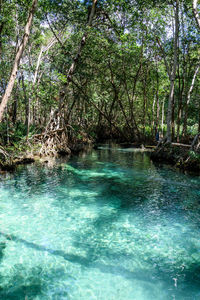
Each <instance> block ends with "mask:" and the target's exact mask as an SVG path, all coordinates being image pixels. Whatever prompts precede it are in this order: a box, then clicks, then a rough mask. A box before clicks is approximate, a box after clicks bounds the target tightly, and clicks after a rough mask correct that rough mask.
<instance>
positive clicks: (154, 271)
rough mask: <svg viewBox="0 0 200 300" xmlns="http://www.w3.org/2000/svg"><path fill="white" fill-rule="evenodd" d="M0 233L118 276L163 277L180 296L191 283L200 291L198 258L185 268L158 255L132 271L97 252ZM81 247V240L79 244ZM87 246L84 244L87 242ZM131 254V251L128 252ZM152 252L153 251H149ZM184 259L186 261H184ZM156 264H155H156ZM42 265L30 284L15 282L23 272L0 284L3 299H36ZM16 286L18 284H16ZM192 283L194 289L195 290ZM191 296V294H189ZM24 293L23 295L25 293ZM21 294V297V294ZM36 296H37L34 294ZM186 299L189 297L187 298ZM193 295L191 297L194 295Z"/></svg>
mask: <svg viewBox="0 0 200 300" xmlns="http://www.w3.org/2000/svg"><path fill="white" fill-rule="evenodd" d="M0 235H1V236H3V237H4V238H6V239H7V241H11V240H12V241H14V242H17V243H22V244H24V245H25V246H26V247H28V248H32V249H35V250H38V251H44V252H48V253H50V254H51V255H55V256H60V257H62V258H63V259H65V260H67V261H68V262H70V263H73V264H74V263H75V264H79V265H81V266H83V267H86V268H92V269H93V268H96V269H98V270H99V271H101V272H102V273H110V274H114V275H115V276H121V277H123V278H125V279H127V280H131V281H132V280H138V281H141V282H144V283H156V282H158V281H161V282H162V284H164V285H166V286H169V285H171V291H170V293H172V292H173V293H174V294H177V296H179V293H183V292H184V291H185V292H186V293H187V289H188V287H190V291H191V292H192V290H193V292H194V293H197V292H199V293H200V289H199V280H200V261H197V262H196V263H191V264H188V265H187V269H184V268H182V267H181V265H180V264H179V265H174V264H169V262H168V261H167V260H166V258H164V257H163V258H162V257H157V258H154V260H153V261H152V260H151V259H149V260H147V262H146V263H147V264H148V265H149V268H148V267H147V266H146V268H144V269H142V268H135V269H134V270H132V271H130V270H128V269H126V268H125V267H123V266H119V265H108V264H104V263H102V262H98V261H97V260H96V258H94V256H93V255H91V257H90V256H88V258H87V257H83V256H80V255H74V254H69V253H65V252H64V251H61V250H54V249H50V248H47V247H45V246H41V245H38V244H35V243H33V242H28V241H26V240H24V239H22V238H19V237H17V236H15V235H8V234H4V233H3V232H0ZM79 247H80V244H79ZM83 247H84V245H83ZM104 250H105V249H104ZM93 251H95V248H92V246H91V247H90V249H89V251H88V254H89V253H92V252H93ZM99 251H100V252H101V249H99ZM106 255H108V256H109V255H110V256H113V257H115V258H116V259H117V258H118V257H119V258H120V257H121V256H122V255H124V254H123V253H121V252H120V253H113V252H112V251H111V253H110V254H109V250H108V251H107V252H106ZM127 256H128V255H127ZM149 256H151V255H149ZM128 258H129V259H130V260H132V259H134V256H131V255H129V256H128ZM183 263H184V262H183ZM152 266H153V267H152ZM19 268H20V271H21V272H20V273H23V270H21V266H19ZM39 269H40V268H35V269H33V270H31V278H30V279H29V281H30V283H29V284H28V285H27V284H26V285H25V284H21V285H19V284H17V285H16V284H15V283H16V282H18V283H19V282H20V281H21V282H23V278H21V279H20V275H18V276H17V278H13V281H12V285H10V286H9V287H6V288H4V289H2V288H1V286H0V296H1V297H4V298H1V299H6V300H11V299H12V300H13V299H17V300H21V299H24V298H23V297H24V296H25V295H27V296H29V295H30V298H28V299H34V296H36V295H38V294H39V293H41V290H42V284H41V282H40V278H41V276H40V273H41V270H39ZM54 271H55V272H54V276H55V277H56V276H57V275H56V274H57V273H56V270H54ZM174 280H178V284H179V286H181V285H182V286H183V288H182V289H179V290H177V286H176V285H174ZM15 286H16V287H15ZM191 287H192V290H191ZM185 295H186V296H187V294H185ZM22 296H23V297H22ZM20 297H21V298H20ZM32 297H33V298H32ZM184 299H185V298H184ZM190 299H191V298H190Z"/></svg>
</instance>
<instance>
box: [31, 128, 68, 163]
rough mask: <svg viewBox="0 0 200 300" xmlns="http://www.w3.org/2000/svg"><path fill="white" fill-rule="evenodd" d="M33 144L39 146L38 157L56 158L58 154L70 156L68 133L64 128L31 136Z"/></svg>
mask: <svg viewBox="0 0 200 300" xmlns="http://www.w3.org/2000/svg"><path fill="white" fill-rule="evenodd" d="M32 139H33V142H34V143H36V144H39V145H41V147H40V150H39V155H40V156H41V157H43V156H57V155H58V154H59V153H63V154H70V152H71V151H70V149H69V148H68V131H67V129H66V128H58V129H55V130H51V131H45V132H44V133H41V134H36V135H34V136H33V138H32Z"/></svg>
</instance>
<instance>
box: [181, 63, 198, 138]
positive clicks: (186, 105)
mask: <svg viewBox="0 0 200 300" xmlns="http://www.w3.org/2000/svg"><path fill="white" fill-rule="evenodd" d="M199 69H200V64H199V65H198V66H197V67H196V69H195V72H194V75H193V78H192V83H191V86H190V88H189V91H188V94H187V100H186V103H185V115H184V124H183V137H185V136H186V135H187V119H188V105H189V103H190V98H191V93H192V91H193V88H194V83H195V79H196V77H197V74H198V72H199Z"/></svg>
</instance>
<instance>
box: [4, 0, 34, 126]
mask: <svg viewBox="0 0 200 300" xmlns="http://www.w3.org/2000/svg"><path fill="white" fill-rule="evenodd" d="M37 2H38V0H33V2H32V6H31V10H30V12H29V16H28V19H27V23H26V26H25V28H24V36H23V39H22V41H21V43H20V45H19V48H18V50H17V53H16V56H15V60H14V63H13V68H12V72H11V75H10V79H9V82H8V85H7V87H6V90H5V93H4V95H3V97H2V100H1V104H0V122H1V121H2V118H3V113H4V111H5V108H6V105H7V103H8V100H9V98H10V96H11V93H12V90H13V86H14V83H15V79H16V76H17V71H18V67H19V63H20V59H21V57H22V54H23V52H24V49H25V47H26V44H27V42H28V39H29V35H30V29H31V25H32V22H33V16H34V13H35V10H36V7H37Z"/></svg>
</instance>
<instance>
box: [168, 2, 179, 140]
mask: <svg viewBox="0 0 200 300" xmlns="http://www.w3.org/2000/svg"><path fill="white" fill-rule="evenodd" d="M178 33H179V0H176V9H175V36H174V57H173V67H172V72H171V73H170V93H169V100H168V110H167V142H169V143H171V141H172V132H171V130H172V103H173V97H174V86H175V77H176V69H177V57H178Z"/></svg>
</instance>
